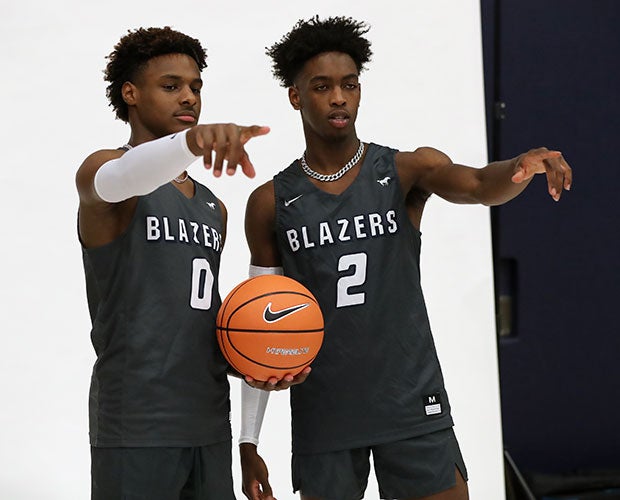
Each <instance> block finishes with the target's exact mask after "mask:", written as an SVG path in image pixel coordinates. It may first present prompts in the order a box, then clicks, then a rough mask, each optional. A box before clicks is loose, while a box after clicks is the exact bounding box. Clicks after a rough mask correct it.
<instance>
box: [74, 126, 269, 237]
mask: <svg viewBox="0 0 620 500" xmlns="http://www.w3.org/2000/svg"><path fill="white" fill-rule="evenodd" d="M267 132H269V129H268V128H267V127H259V126H251V127H241V126H238V125H234V124H214V125H197V126H195V127H192V128H191V129H189V130H187V131H183V132H180V133H177V134H172V135H170V136H166V137H162V138H159V139H156V140H152V141H149V142H146V143H143V144H141V145H139V146H136V147H135V148H133V149H131V150H130V151H128V152H127V153H123V151H120V150H102V151H98V152H96V153H93V154H92V155H90V156H89V157H88V158H87V159H86V160H85V161H84V162H83V163H82V165H81V166H80V168H79V169H78V172H77V174H76V185H77V189H78V194H79V197H80V210H79V228H80V237H81V239H82V243H83V244H84V245H85V246H87V247H94V246H101V245H103V244H106V243H109V242H110V241H113V240H114V239H115V238H116V237H118V236H119V235H120V234H121V233H122V232H123V231H124V230H125V229H126V227H127V225H128V224H129V221H130V220H131V216H132V214H133V211H134V210H135V205H136V197H137V196H140V195H144V194H147V193H150V192H152V191H154V190H155V189H157V188H158V187H159V186H161V185H163V184H165V183H167V182H170V181H171V180H172V179H173V178H174V177H176V176H177V175H179V174H180V173H181V172H183V170H185V168H186V167H187V166H188V165H189V164H190V163H192V162H193V161H194V160H195V159H196V158H197V157H198V156H203V162H204V164H205V167H207V168H210V167H211V164H213V172H214V175H215V176H218V175H220V174H221V171H222V168H223V164H224V161H225V160H226V161H227V172H228V173H229V174H233V173H235V170H236V167H237V165H240V166H241V168H242V170H243V172H244V173H245V174H246V175H247V176H249V177H253V176H254V167H253V166H252V163H251V162H250V160H249V158H248V155H247V153H246V151H245V148H244V145H245V143H247V142H248V141H249V140H250V139H251V138H252V137H256V136H259V135H263V134H266V133H267ZM214 154H215V162H213V161H212V159H213V158H212V157H213V155H214Z"/></svg>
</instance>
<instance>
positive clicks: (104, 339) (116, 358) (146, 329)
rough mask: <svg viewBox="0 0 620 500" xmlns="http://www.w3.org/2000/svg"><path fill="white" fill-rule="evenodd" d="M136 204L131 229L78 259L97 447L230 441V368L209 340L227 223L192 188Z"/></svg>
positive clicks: (205, 194)
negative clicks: (88, 327)
mask: <svg viewBox="0 0 620 500" xmlns="http://www.w3.org/2000/svg"><path fill="white" fill-rule="evenodd" d="M194 184H195V186H196V190H195V196H194V197H193V198H191V199H188V198H186V197H185V196H184V195H183V194H182V193H181V192H180V191H179V190H178V189H176V188H175V187H174V186H173V185H171V184H170V183H168V184H165V185H163V186H161V187H160V188H158V189H157V190H156V191H154V192H153V193H151V194H149V195H146V196H141V197H140V198H139V199H138V204H137V207H136V213H135V215H134V217H133V220H132V222H131V223H130V226H129V228H128V229H127V230H126V231H125V233H124V234H123V235H121V236H120V237H119V238H117V239H116V240H115V241H113V242H112V243H110V244H108V245H105V246H103V247H99V248H93V249H83V260H84V268H85V273H86V284H87V295H88V303H89V309H90V313H91V319H92V324H93V326H92V331H91V339H92V343H93V346H94V348H95V352H96V354H97V360H96V362H95V366H94V369H93V374H92V379H91V388H90V405H89V406H90V408H89V409H90V441H91V445H93V446H105V447H109V446H115V447H117V446H127V447H133V446H136V447H141V446H178V447H182V446H201V445H207V444H212V443H217V442H221V441H224V440H227V439H230V437H231V431H230V422H229V413H230V402H229V386H228V380H227V375H226V369H227V364H226V362H225V360H224V358H223V357H222V355H221V353H220V350H219V348H218V345H217V339H216V336H215V317H216V314H217V311H218V309H219V307H220V304H221V299H220V295H219V292H218V274H219V268H220V256H221V250H222V233H223V220H222V213H221V209H220V205H219V203H218V201H217V199H216V197H215V196H214V195H213V193H211V191H209V190H208V189H207V188H206V187H205V186H203V185H201V184H199V183H197V182H195V181H194Z"/></svg>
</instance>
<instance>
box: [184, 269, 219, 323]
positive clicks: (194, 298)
mask: <svg viewBox="0 0 620 500" xmlns="http://www.w3.org/2000/svg"><path fill="white" fill-rule="evenodd" d="M214 281H215V280H214V278H213V271H211V266H210V265H209V261H208V260H207V259H203V258H196V259H194V260H193V261H192V292H191V295H190V298H189V305H190V306H192V308H194V309H201V310H204V311H206V310H208V309H211V300H212V298H213V282H214Z"/></svg>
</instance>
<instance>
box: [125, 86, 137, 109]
mask: <svg viewBox="0 0 620 500" xmlns="http://www.w3.org/2000/svg"><path fill="white" fill-rule="evenodd" d="M137 90H138V89H137V88H136V86H135V85H134V84H133V83H131V82H125V83H123V86H122V87H121V95H122V96H123V101H125V102H126V103H127V105H128V106H132V105H134V104H135V103H136V97H137Z"/></svg>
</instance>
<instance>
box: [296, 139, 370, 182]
mask: <svg viewBox="0 0 620 500" xmlns="http://www.w3.org/2000/svg"><path fill="white" fill-rule="evenodd" d="M363 154H364V143H363V142H362V141H360V147H359V148H357V153H355V156H353V158H351V159H350V160H349V162H348V163H347V164H346V165H345V166H344V167H342V168H341V169H340V170H338V172H335V173H333V174H329V175H327V174H319V173H318V172H315V171H314V170H312V169H311V168H310V167H309V166H308V163H306V152H305V151H304V154H303V155H302V156H301V160H300V161H301V168H302V169H303V171H304V172H305V173H306V174H307V175H309V176H310V177H312V178H313V179H316V180H317V181H320V182H333V181H337V180H338V179H340V178H341V177H342V176H343V175H344V174H346V173H347V172H348V171H349V170H351V169H352V168H353V167H354V166H355V165H356V164H357V162H358V161H360V158H361V157H362V155H363Z"/></svg>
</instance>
